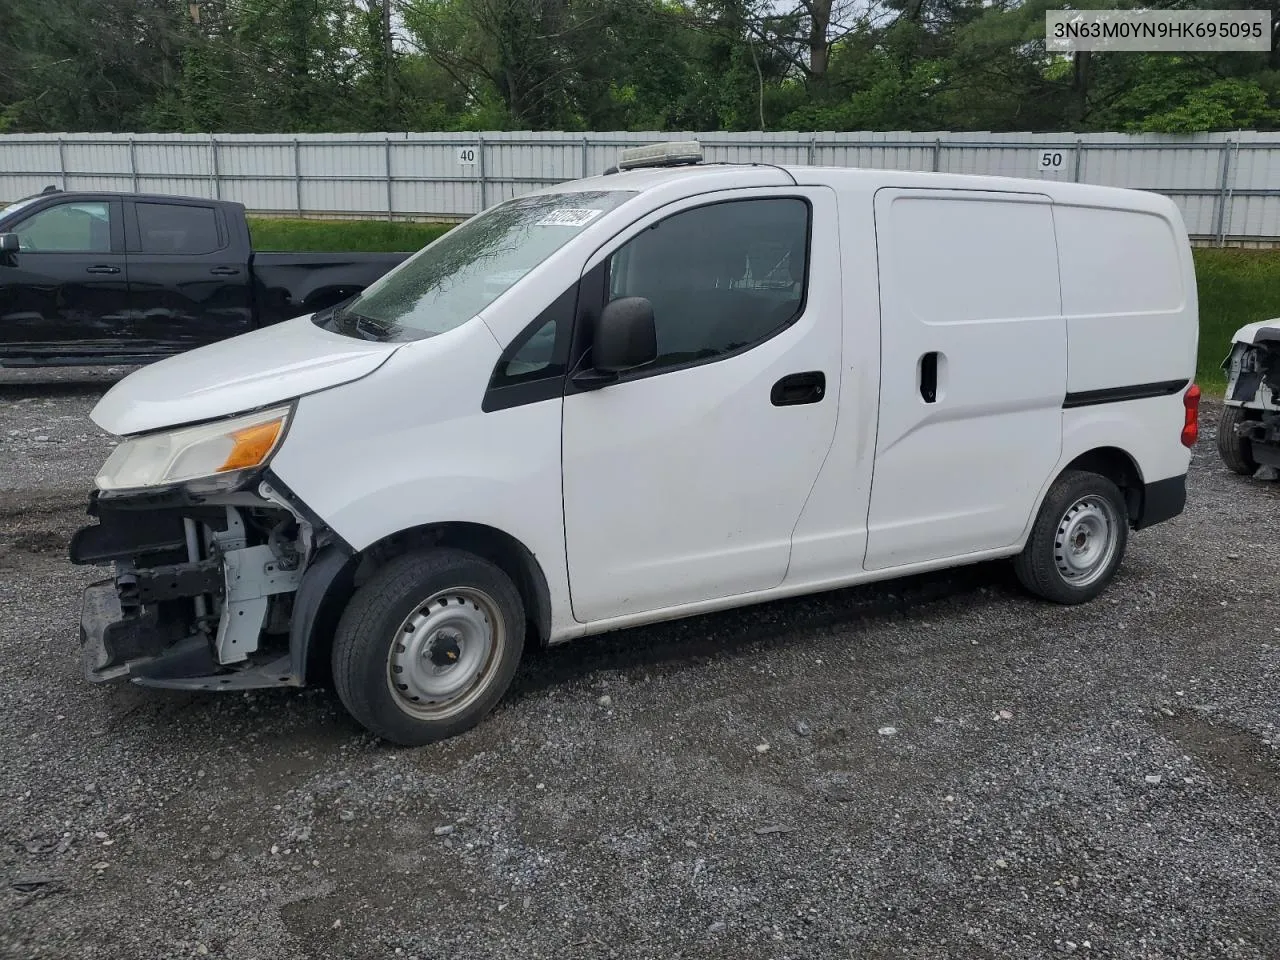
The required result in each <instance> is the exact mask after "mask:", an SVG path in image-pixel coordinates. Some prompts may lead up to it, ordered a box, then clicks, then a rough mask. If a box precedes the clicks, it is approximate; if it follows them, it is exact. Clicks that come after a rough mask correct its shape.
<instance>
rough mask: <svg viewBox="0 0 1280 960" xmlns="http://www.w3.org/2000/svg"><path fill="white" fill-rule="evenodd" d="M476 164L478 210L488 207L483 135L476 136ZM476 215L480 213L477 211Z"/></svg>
mask: <svg viewBox="0 0 1280 960" xmlns="http://www.w3.org/2000/svg"><path fill="white" fill-rule="evenodd" d="M476 162H477V163H479V164H480V210H483V209H484V208H485V207H487V206H488V203H487V197H486V193H487V191H486V190H485V177H484V134H482V133H477V134H476ZM476 212H477V213H479V212H480V211H479V210H477V211H476Z"/></svg>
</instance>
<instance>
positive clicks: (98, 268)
mask: <svg viewBox="0 0 1280 960" xmlns="http://www.w3.org/2000/svg"><path fill="white" fill-rule="evenodd" d="M84 272H85V273H119V272H120V268H119V267H113V266H111V265H110V264H106V263H95V264H94V265H93V266H92V267H86V268H85V271H84Z"/></svg>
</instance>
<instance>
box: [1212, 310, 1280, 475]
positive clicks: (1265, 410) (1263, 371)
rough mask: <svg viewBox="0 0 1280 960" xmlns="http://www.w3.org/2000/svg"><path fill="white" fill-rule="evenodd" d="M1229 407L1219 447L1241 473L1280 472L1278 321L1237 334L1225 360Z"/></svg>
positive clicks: (1252, 326)
mask: <svg viewBox="0 0 1280 960" xmlns="http://www.w3.org/2000/svg"><path fill="white" fill-rule="evenodd" d="M1222 366H1223V369H1224V370H1225V371H1226V372H1227V391H1226V397H1225V404H1226V409H1225V411H1224V415H1223V419H1222V423H1221V425H1220V428H1219V429H1220V436H1219V449H1220V451H1222V453H1223V457H1224V459H1226V460H1227V461H1228V463H1229V464H1231V465H1232V466H1233V467H1235V468H1236V469H1238V470H1239V472H1245V471H1246V469H1250V468H1258V467H1261V468H1264V469H1265V471H1266V473H1267V475H1268V476H1269V477H1271V478H1272V479H1274V478H1275V477H1274V473H1275V471H1277V469H1280V322H1274V321H1272V322H1268V323H1265V324H1251V325H1250V326H1249V327H1246V328H1244V329H1242V330H1241V331H1239V332H1238V333H1237V334H1236V338H1235V343H1234V344H1233V345H1232V348H1231V353H1230V355H1229V356H1228V357H1227V359H1226V360H1225V361H1223V364H1222Z"/></svg>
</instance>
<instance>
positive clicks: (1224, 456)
mask: <svg viewBox="0 0 1280 960" xmlns="http://www.w3.org/2000/svg"><path fill="white" fill-rule="evenodd" d="M1248 419H1249V417H1248V414H1247V413H1246V412H1245V409H1244V407H1223V408H1222V417H1221V419H1220V420H1219V421H1218V457H1219V459H1221V460H1222V462H1223V463H1225V464H1226V465H1227V469H1228V470H1230V471H1231V472H1232V473H1238V474H1241V475H1242V476H1246V477H1250V476H1253V473H1254V471H1255V470H1257V469H1258V464H1257V462H1256V461H1255V460H1254V459H1253V448H1252V446H1251V445H1250V443H1249V441H1248V440H1246V439H1245V438H1244V437H1242V436H1240V434H1239V433H1237V432H1236V427H1237V426H1239V425H1240V424H1241V423H1244V422H1245V421H1246V420H1248Z"/></svg>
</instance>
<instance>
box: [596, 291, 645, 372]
mask: <svg viewBox="0 0 1280 960" xmlns="http://www.w3.org/2000/svg"><path fill="white" fill-rule="evenodd" d="M657 358H658V334H657V332H656V331H655V329H654V325H653V304H651V303H650V302H649V301H648V300H646V299H645V298H644V297H623V298H621V299H619V300H614V301H612V302H611V303H608V304H606V305H605V308H604V309H603V310H601V311H600V319H599V320H597V321H596V329H595V338H594V339H593V341H592V346H591V365H592V366H593V367H594V368H595V369H596V370H598V371H600V372H601V373H609V374H614V375H617V374H619V373H623V372H625V371H627V370H631V369H634V368H635V367H642V366H644V365H645V364H646V363H652V362H653V361H654V360H656V359H657Z"/></svg>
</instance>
